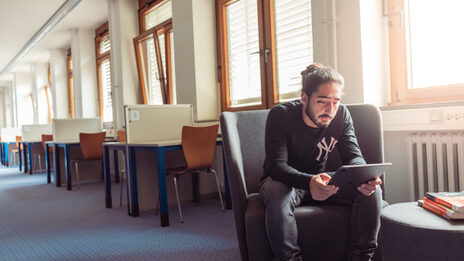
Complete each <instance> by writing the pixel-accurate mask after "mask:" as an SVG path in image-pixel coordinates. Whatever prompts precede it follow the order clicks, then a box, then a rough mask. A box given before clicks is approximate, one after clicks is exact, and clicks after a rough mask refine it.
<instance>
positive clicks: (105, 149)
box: [103, 146, 112, 208]
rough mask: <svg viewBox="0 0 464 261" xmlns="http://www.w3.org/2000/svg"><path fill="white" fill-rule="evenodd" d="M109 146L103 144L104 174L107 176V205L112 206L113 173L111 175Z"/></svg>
mask: <svg viewBox="0 0 464 261" xmlns="http://www.w3.org/2000/svg"><path fill="white" fill-rule="evenodd" d="M108 154H109V151H108V146H103V175H104V178H105V207H106V208H111V207H112V200H111V175H110V159H109V157H108V156H109V155H108Z"/></svg>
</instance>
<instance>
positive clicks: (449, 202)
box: [425, 191, 464, 213]
mask: <svg viewBox="0 0 464 261" xmlns="http://www.w3.org/2000/svg"><path fill="white" fill-rule="evenodd" d="M425 197H426V198H428V199H430V200H432V201H435V202H437V203H438V204H440V205H443V206H445V207H447V208H450V209H453V210H455V211H457V212H462V213H464V191H461V192H427V194H426V195H425Z"/></svg>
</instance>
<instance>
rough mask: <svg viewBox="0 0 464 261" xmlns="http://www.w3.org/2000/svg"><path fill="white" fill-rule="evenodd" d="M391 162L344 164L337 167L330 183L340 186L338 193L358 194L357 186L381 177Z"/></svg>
mask: <svg viewBox="0 0 464 261" xmlns="http://www.w3.org/2000/svg"><path fill="white" fill-rule="evenodd" d="M391 165H392V164H391V163H376V164H366V165H344V166H341V167H340V168H338V169H337V171H336V172H335V174H333V175H332V179H331V180H330V181H329V184H333V185H335V186H338V187H339V190H338V192H337V193H340V194H343V195H345V194H346V195H347V196H348V195H350V194H351V195H352V196H354V195H356V194H358V193H360V192H359V191H358V189H357V187H358V186H359V185H361V184H364V183H367V182H368V181H369V180H372V179H376V178H379V177H380V176H382V174H384V172H385V171H386V170H387V169H389V168H390V167H391Z"/></svg>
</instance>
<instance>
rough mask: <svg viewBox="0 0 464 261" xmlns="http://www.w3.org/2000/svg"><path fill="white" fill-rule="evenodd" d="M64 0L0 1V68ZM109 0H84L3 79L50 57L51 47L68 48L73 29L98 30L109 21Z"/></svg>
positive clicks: (1, 79)
mask: <svg viewBox="0 0 464 261" xmlns="http://www.w3.org/2000/svg"><path fill="white" fill-rule="evenodd" d="M64 2H65V0H0V71H2V70H3V68H5V66H7V64H8V63H9V62H10V61H11V60H12V59H13V58H14V57H15V55H16V54H17V53H18V52H19V51H20V50H21V49H22V48H23V47H24V45H25V44H26V43H27V42H28V41H29V40H30V39H31V38H32V36H33V35H34V34H35V33H36V32H37V30H39V29H40V28H41V27H42V26H43V25H44V24H45V22H47V20H48V19H49V18H50V17H51V16H52V15H53V14H54V13H55V11H56V10H58V8H59V7H60V6H61V5H62V4H63V3H64ZM107 17H108V1H107V0H82V1H81V2H80V3H79V4H78V5H77V6H76V7H75V8H74V9H73V10H72V11H71V12H70V13H69V14H68V15H67V16H66V17H65V18H64V19H63V20H61V21H60V23H59V24H58V25H56V26H55V27H54V28H53V29H52V30H51V31H50V32H49V33H48V34H47V35H46V36H45V37H44V38H42V40H41V41H40V42H39V43H38V44H37V45H36V46H35V47H34V48H33V49H32V50H31V51H30V52H29V53H28V54H27V55H26V56H25V57H24V58H23V59H22V60H21V61H20V62H19V63H18V64H17V65H16V66H15V67H14V68H13V69H12V70H11V71H10V73H9V74H7V75H0V81H8V80H11V79H12V74H11V72H28V71H30V68H31V66H30V65H31V64H33V63H46V62H49V60H50V50H52V49H55V48H64V49H65V48H69V47H70V45H71V29H73V28H84V29H92V30H93V29H95V28H97V27H98V26H99V25H101V24H103V23H104V22H105V21H107Z"/></svg>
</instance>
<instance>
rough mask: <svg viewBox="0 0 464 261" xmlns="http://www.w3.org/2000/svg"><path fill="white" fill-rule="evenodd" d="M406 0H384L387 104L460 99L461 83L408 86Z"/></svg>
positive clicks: (463, 88)
mask: <svg viewBox="0 0 464 261" xmlns="http://www.w3.org/2000/svg"><path fill="white" fill-rule="evenodd" d="M406 1H407V0H388V1H387V2H388V4H387V8H388V13H389V15H388V16H389V18H388V23H389V28H388V34H389V48H390V85H391V103H390V104H389V105H407V104H418V103H433V102H446V101H454V100H464V84H457V85H447V86H436V87H426V88H417V89H412V88H409V86H410V85H411V80H410V77H409V73H408V71H409V70H410V69H409V64H408V43H407V37H406V34H407V30H406V28H407V26H408V25H407V22H408V17H407V12H406V11H407V8H406V6H405V5H406Z"/></svg>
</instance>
